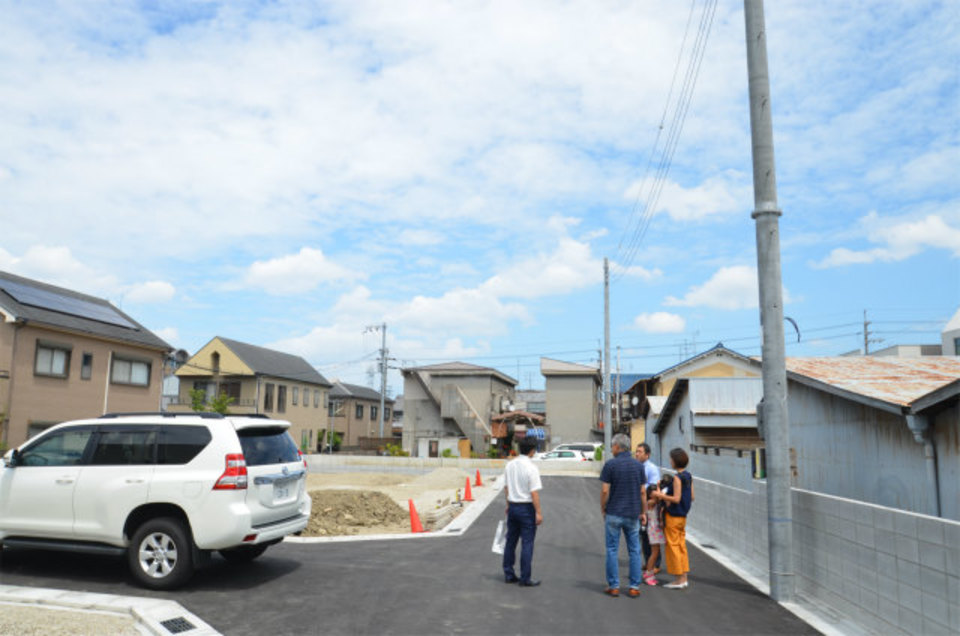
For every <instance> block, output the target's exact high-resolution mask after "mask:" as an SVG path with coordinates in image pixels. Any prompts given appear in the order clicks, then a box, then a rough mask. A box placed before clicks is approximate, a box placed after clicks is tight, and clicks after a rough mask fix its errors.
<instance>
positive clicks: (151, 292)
mask: <svg viewBox="0 0 960 636" xmlns="http://www.w3.org/2000/svg"><path fill="white" fill-rule="evenodd" d="M176 292H177V289H176V288H175V287H174V286H173V285H171V284H170V283H168V282H166V281H162V280H152V281H147V282H145V283H138V284H136V285H134V286H132V287H131V288H130V289H129V290H128V291H127V293H126V294H124V296H123V299H124V300H125V301H126V302H131V303H165V302H168V301H170V300H172V299H173V296H174V294H176Z"/></svg>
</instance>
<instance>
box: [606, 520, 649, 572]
mask: <svg viewBox="0 0 960 636" xmlns="http://www.w3.org/2000/svg"><path fill="white" fill-rule="evenodd" d="M606 529H607V587H612V588H616V589H619V588H620V561H619V556H618V553H619V551H620V533H621V532H622V533H623V538H624V539H626V541H627V554H628V555H629V556H630V587H632V588H635V589H639V588H640V577H641V575H642V572H643V556H642V555H641V554H640V537H639V535H638V532H639V530H640V520H639V519H630V518H628V517H618V516H616V515H607V521H606Z"/></svg>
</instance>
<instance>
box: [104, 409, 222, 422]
mask: <svg viewBox="0 0 960 636" xmlns="http://www.w3.org/2000/svg"><path fill="white" fill-rule="evenodd" d="M144 416H152V417H202V418H204V419H209V420H222V419H223V415H221V414H220V413H210V412H208V411H201V412H197V411H192V412H190V413H172V412H170V411H135V412H130V413H104V414H103V415H101V416H100V418H101V419H105V418H115V417H144Z"/></svg>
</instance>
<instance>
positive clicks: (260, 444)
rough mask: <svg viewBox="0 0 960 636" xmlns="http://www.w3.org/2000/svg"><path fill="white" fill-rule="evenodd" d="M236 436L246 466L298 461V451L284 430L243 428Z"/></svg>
mask: <svg viewBox="0 0 960 636" xmlns="http://www.w3.org/2000/svg"><path fill="white" fill-rule="evenodd" d="M237 435H238V436H239V437H240V448H242V449H243V457H244V459H246V460H247V466H263V465H264V464H285V463H289V462H296V461H300V454H299V453H298V452H297V451H298V450H299V449H298V448H297V445H296V444H295V443H294V441H293V438H292V437H290V436H289V435H287V430H286V429H284V428H276V427H260V428H243V429H240V430H239V431H237Z"/></svg>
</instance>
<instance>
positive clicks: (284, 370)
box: [220, 337, 332, 386]
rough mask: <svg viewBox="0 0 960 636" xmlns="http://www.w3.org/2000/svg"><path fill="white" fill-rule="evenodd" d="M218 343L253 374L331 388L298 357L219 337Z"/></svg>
mask: <svg viewBox="0 0 960 636" xmlns="http://www.w3.org/2000/svg"><path fill="white" fill-rule="evenodd" d="M220 341H221V342H222V343H223V344H225V345H227V346H228V347H229V348H230V350H231V351H233V352H234V353H235V354H237V357H239V358H240V359H241V360H243V362H244V363H245V364H246V365H247V366H248V367H250V368H251V369H253V372H254V373H257V374H260V375H269V376H272V377H275V378H283V379H285V380H293V381H295V382H306V383H308V384H319V385H322V386H332V385H331V384H330V383H329V382H328V381H327V379H326V378H325V377H323V376H322V375H320V372H319V371H317V370H316V369H314V368H313V367H312V366H310V363H308V362H307V361H306V360H304V359H303V358H301V357H300V356H296V355H293V354H291V353H283V352H282V351H274V350H273V349H267V348H265V347H258V346H256V345H252V344H247V343H246V342H240V341H239V340H231V339H229V338H223V337H220Z"/></svg>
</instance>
